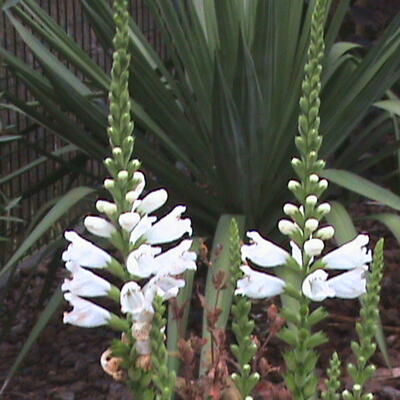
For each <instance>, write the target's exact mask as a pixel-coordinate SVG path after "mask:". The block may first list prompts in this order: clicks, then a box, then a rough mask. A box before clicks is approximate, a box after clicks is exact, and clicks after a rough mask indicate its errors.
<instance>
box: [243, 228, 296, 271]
mask: <svg viewBox="0 0 400 400" xmlns="http://www.w3.org/2000/svg"><path fill="white" fill-rule="evenodd" d="M247 237H248V238H250V244H245V245H243V246H242V248H241V253H242V260H243V261H245V260H246V259H249V260H251V261H253V262H254V263H255V264H257V265H259V266H260V267H276V266H277V265H283V264H285V263H286V261H287V259H288V258H289V257H290V255H289V253H288V252H286V251H285V250H283V249H281V248H280V247H279V246H277V245H275V244H273V243H272V242H269V241H268V240H265V239H264V238H262V237H261V235H260V234H259V233H258V232H256V231H250V232H247Z"/></svg>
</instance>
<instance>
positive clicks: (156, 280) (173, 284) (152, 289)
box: [143, 276, 185, 300]
mask: <svg viewBox="0 0 400 400" xmlns="http://www.w3.org/2000/svg"><path fill="white" fill-rule="evenodd" d="M184 286H185V281H184V280H183V279H175V278H171V277H169V276H162V277H159V276H155V277H153V278H152V279H150V281H149V282H148V283H147V284H146V285H145V286H144V288H143V291H144V293H145V297H146V298H148V299H152V300H153V299H154V297H155V295H158V296H160V297H162V298H163V300H169V299H171V298H173V297H176V296H177V295H178V292H179V289H180V288H182V287H184Z"/></svg>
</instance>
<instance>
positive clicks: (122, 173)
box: [118, 170, 129, 181]
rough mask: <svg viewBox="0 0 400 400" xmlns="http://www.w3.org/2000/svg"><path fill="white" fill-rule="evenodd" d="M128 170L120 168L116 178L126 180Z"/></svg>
mask: <svg viewBox="0 0 400 400" xmlns="http://www.w3.org/2000/svg"><path fill="white" fill-rule="evenodd" d="M128 176H129V174H128V171H125V170H122V171H119V172H118V179H120V180H121V181H126V180H127V179H128Z"/></svg>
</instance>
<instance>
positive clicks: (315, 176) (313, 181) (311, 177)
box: [308, 174, 319, 183]
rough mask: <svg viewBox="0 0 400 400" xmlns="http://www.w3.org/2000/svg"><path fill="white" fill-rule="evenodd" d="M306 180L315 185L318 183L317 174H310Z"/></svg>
mask: <svg viewBox="0 0 400 400" xmlns="http://www.w3.org/2000/svg"><path fill="white" fill-rule="evenodd" d="M308 179H309V180H310V182H311V183H317V182H318V181H319V176H318V175H317V174H311V175H310V176H309V177H308Z"/></svg>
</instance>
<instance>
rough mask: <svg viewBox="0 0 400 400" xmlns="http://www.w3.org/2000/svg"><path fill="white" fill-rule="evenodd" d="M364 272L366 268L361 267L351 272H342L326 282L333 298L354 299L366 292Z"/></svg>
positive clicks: (364, 266)
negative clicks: (333, 294)
mask: <svg viewBox="0 0 400 400" xmlns="http://www.w3.org/2000/svg"><path fill="white" fill-rule="evenodd" d="M366 271H368V267H367V266H366V265H362V266H361V267H358V268H354V269H352V270H351V271H348V272H344V273H342V274H340V275H338V276H335V277H334V278H331V279H329V280H328V283H329V286H330V287H331V288H332V289H333V290H334V291H335V296H336V297H340V298H342V299H354V298H356V297H359V296H361V295H362V294H364V293H365V292H366V286H367V281H366V277H365V275H366Z"/></svg>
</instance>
